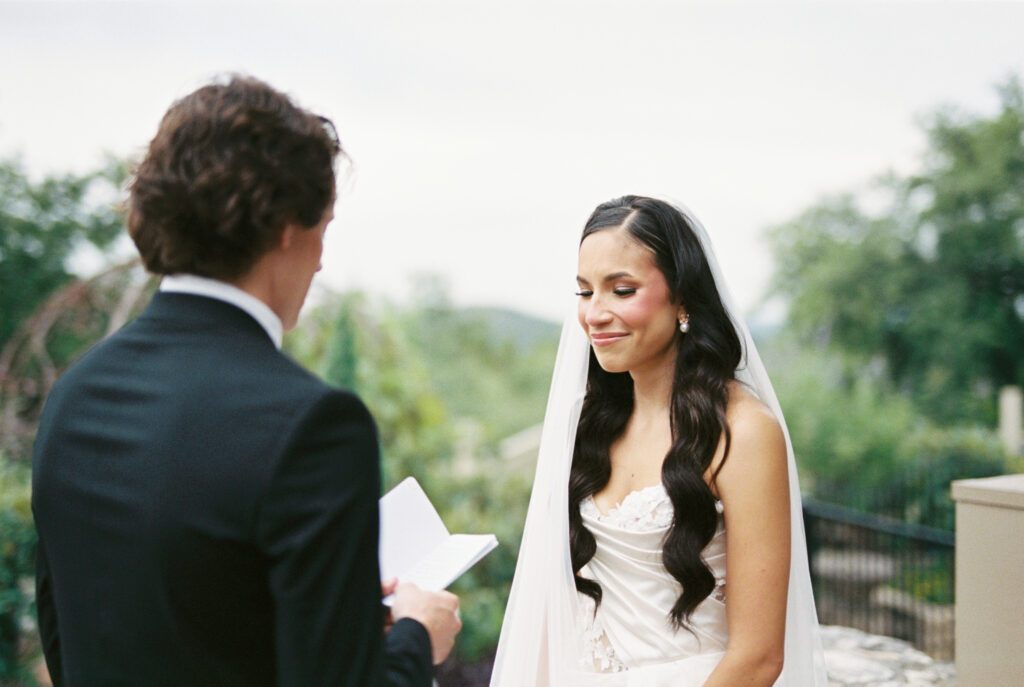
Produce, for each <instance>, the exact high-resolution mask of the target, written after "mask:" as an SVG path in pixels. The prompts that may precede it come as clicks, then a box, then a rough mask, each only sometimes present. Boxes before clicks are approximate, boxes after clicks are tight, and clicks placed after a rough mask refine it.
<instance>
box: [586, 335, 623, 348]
mask: <svg viewBox="0 0 1024 687" xmlns="http://www.w3.org/2000/svg"><path fill="white" fill-rule="evenodd" d="M627 336H629V335H628V334H627V333H626V332H604V333H601V334H591V335H590V342H591V343H593V344H594V345H595V346H608V345H610V344H613V343H615V342H616V341H622V340H623V339H625V338H626V337H627Z"/></svg>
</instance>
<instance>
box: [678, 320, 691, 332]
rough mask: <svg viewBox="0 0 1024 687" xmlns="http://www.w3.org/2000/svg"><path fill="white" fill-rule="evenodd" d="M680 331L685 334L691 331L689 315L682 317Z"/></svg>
mask: <svg viewBox="0 0 1024 687" xmlns="http://www.w3.org/2000/svg"><path fill="white" fill-rule="evenodd" d="M679 331H681V332H682V333H683V334H685V333H686V332H688V331H690V316H689V315H683V316H682V317H680V318H679Z"/></svg>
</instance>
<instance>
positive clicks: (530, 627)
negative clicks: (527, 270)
mask: <svg viewBox="0 0 1024 687" xmlns="http://www.w3.org/2000/svg"><path fill="white" fill-rule="evenodd" d="M673 204H674V205H675V207H677V208H678V209H679V210H680V211H681V212H682V213H683V215H685V216H686V218H687V220H689V222H690V225H691V226H692V227H693V229H694V231H695V232H696V234H697V237H698V238H699V239H700V242H701V245H702V246H703V248H704V254H705V255H706V256H707V260H708V263H709V264H710V266H711V272H712V274H713V275H714V279H715V285H716V287H717V288H718V293H719V294H720V296H721V298H722V302H723V303H724V305H725V308H726V311H727V312H728V313H729V316H730V319H731V320H732V322H733V325H734V326H735V328H736V334H737V335H738V336H739V339H740V341H741V342H742V344H743V352H744V356H743V360H742V362H741V363H740V367H739V369H737V370H736V378H737V379H738V380H739V381H741V382H743V383H745V384H746V385H747V386H748V387H749V388H750V389H752V390H753V392H754V393H756V395H757V396H758V397H759V398H760V399H761V401H762V402H763V403H764V404H765V405H767V406H768V407H769V408H771V410H772V412H773V413H775V416H776V417H777V418H778V420H779V422H780V424H781V425H782V429H783V432H784V433H785V435H786V448H787V452H788V460H789V490H790V504H791V517H790V519H791V534H792V536H791V552H792V553H791V561H790V572H789V596H788V603H787V611H786V643H785V663H784V667H783V671H782V675H781V676H780V677H779V679H778V681H777V682H776V687H824V686H825V685H826V684H827V678H826V674H825V667H824V661H823V658H822V648H821V641H820V637H819V634H818V621H817V616H816V613H815V609H814V596H813V594H812V592H811V580H810V572H809V568H808V562H807V544H806V539H805V536H804V524H803V514H802V510H801V501H800V488H799V485H798V483H797V472H796V463H795V461H794V459H793V447H792V444H791V442H790V439H789V430H788V429H787V427H786V421H785V419H784V418H783V416H782V410H781V408H780V407H779V402H778V399H777V398H776V397H775V390H774V389H773V388H772V384H771V381H770V380H769V379H768V374H767V372H766V371H765V368H764V364H763V363H762V362H761V357H760V356H759V355H758V352H757V348H756V347H755V345H754V341H753V339H752V338H751V336H750V332H749V330H748V329H747V327H746V325H745V324H744V322H743V320H742V318H740V317H739V314H738V312H737V310H736V307H735V305H734V304H733V301H732V298H731V296H730V295H729V291H728V288H727V287H726V285H725V280H724V279H723V278H722V273H721V269H720V268H719V265H718V261H717V260H716V259H715V256H714V252H713V250H712V248H711V242H710V240H709V238H708V235H707V232H706V231H705V230H704V227H703V226H702V225H701V224H700V222H699V221H698V220H697V219H696V218H695V217H694V216H693V215H692V214H691V213H690V212H689V211H688V210H687V209H686V208H684V207H683V206H681V205H679V204H678V203H673ZM589 354H590V345H589V343H588V342H587V340H586V336H585V335H584V333H583V331H582V329H581V328H580V326H579V324H578V323H577V322H576V317H575V313H573V314H572V315H571V316H570V317H569V318H568V319H567V320H566V323H565V325H564V326H563V328H562V337H561V342H560V344H559V348H558V357H557V359H556V361H555V369H554V374H553V376H552V380H551V391H550V394H549V396H548V406H547V412H546V414H545V417H544V429H543V432H542V434H541V442H540V450H539V453H538V457H537V472H536V477H535V478H534V483H533V492H532V494H531V496H530V506H529V510H528V511H527V515H526V525H525V528H524V531H523V540H522V544H521V546H520V549H519V560H518V562H517V564H516V573H515V579H514V581H513V583H512V591H511V594H510V595H509V600H508V606H507V608H506V610H505V621H504V624H503V625H502V629H501V638H500V640H499V642H498V652H497V656H496V658H495V663H494V671H493V673H492V676H491V687H584V685H590V684H597V683H596V682H592V678H597V677H598V675H597V674H594V673H590V674H589V675H590V676H591V678H584V677H583V676H584V675H585V673H581V672H580V666H581V657H582V656H583V655H584V653H583V629H582V627H580V622H579V620H580V614H579V612H578V608H577V603H578V602H577V594H576V586H575V584H574V582H573V571H572V564H571V562H570V557H569V520H568V509H569V489H568V483H569V468H570V466H571V462H572V453H573V445H574V442H575V438H576V425H577V422H578V421H579V417H580V409H581V408H582V406H583V396H584V392H585V390H586V382H587V366H588V361H589ZM727 565H728V563H727ZM680 677H681V678H684V677H685V676H680ZM628 684H632V683H628Z"/></svg>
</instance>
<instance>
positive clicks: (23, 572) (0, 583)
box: [0, 453, 36, 680]
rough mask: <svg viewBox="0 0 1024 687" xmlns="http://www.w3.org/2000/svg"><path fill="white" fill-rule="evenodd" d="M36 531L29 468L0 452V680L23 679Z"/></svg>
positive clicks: (30, 614)
mask: <svg viewBox="0 0 1024 687" xmlns="http://www.w3.org/2000/svg"><path fill="white" fill-rule="evenodd" d="M35 550H36V531H35V527H34V526H33V524H32V507H31V484H30V476H29V470H28V468H27V466H26V465H24V464H22V463H13V462H11V461H9V460H7V458H6V457H4V455H3V453H0V680H10V679H19V680H26V679H27V676H26V675H25V669H24V663H25V662H24V660H23V653H24V647H23V634H24V633H23V631H22V630H23V626H24V624H25V622H26V621H27V619H28V618H30V617H32V615H33V614H34V610H35V609H34V600H35V592H34V589H33V585H32V579H33V575H34V574H35Z"/></svg>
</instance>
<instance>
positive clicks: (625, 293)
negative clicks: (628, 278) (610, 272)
mask: <svg viewBox="0 0 1024 687" xmlns="http://www.w3.org/2000/svg"><path fill="white" fill-rule="evenodd" d="M614 293H615V295H616V296H632V295H633V294H634V293H636V289H634V288H628V289H627V288H620V289H615V291H614Z"/></svg>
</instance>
